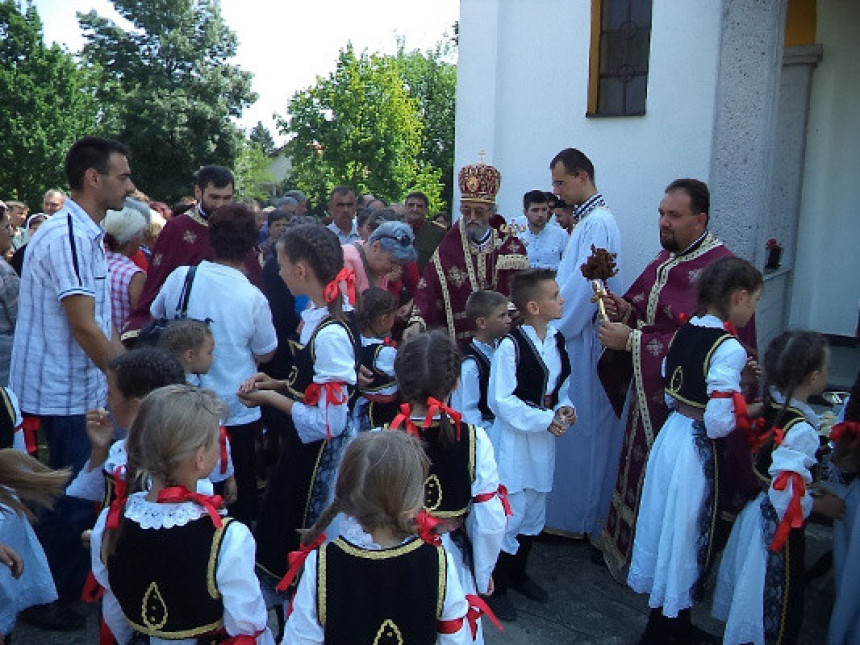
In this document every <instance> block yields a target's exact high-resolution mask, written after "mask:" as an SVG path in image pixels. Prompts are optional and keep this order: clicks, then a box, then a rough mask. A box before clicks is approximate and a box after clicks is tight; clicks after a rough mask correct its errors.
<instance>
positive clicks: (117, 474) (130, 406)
mask: <svg viewBox="0 0 860 645" xmlns="http://www.w3.org/2000/svg"><path fill="white" fill-rule="evenodd" d="M107 382H108V407H109V408H110V410H109V411H108V410H104V409H97V410H88V411H87V414H86V421H87V424H86V430H87V436H88V437H89V440H90V457H89V459H88V460H87V462H86V463H85V464H84V467H83V468H82V469H81V471H80V472H79V473H78V475H77V476H76V477H75V479H74V480H72V482H71V483H70V484H69V486H68V487H67V489H66V494H67V495H69V496H72V497H78V498H80V499H86V500H90V501H93V502H102V501H103V502H104V505H105V506H107V505H109V504H110V503H111V502H112V501H113V499H114V494H115V488H116V486H117V479H119V480H120V484H119V485H123V484H124V483H127V484H128V485H129V486H131V487H132V488H135V489H136V490H142V489H143V488H146V487H147V485H148V484H147V483H146V482H144V481H137V482H133V481H131V479H136V476H133V477H131V478H130V479H127V478H126V462H127V461H128V455H127V452H126V443H127V439H120V440H118V441H114V435H115V433H116V428H120V429H121V431H124V430H127V429H128V428H131V425H132V423H133V422H134V418H135V416H136V415H137V411H138V409H139V407H140V402H141V401H142V400H143V398H144V397H145V396H146V395H147V394H149V393H150V392H152V391H153V390H156V389H158V388H160V387H164V386H166V385H177V384H179V383H184V382H185V370H184V369H183V367H182V364H181V363H180V362H179V360H178V359H177V358H176V357H174V356H173V355H172V354H170V352H168V351H167V350H164V349H158V348H155V347H143V348H140V349H134V350H131V351H130V352H126V353H125V354H120V355H119V356H117V357H116V358H115V359H113V361H111V363H110V365H109V366H108V370H107ZM220 441H221V445H222V459H219V462H218V464H217V465H216V466H215V468H214V470H213V471H212V473H210V475H209V477H208V478H206V479H202V480H200V482H199V484H198V492H200V493H204V494H207V495H211V494H212V493H213V491H214V490H216V489H217V490H218V492H219V494H222V495H223V496H224V497H225V499H226V501H227V503H229V502H230V501H232V499H233V498H234V497H235V494H236V485H235V482H234V481H233V464H232V463H231V460H230V458H229V442H228V441H227V439H226V436H223V437H222V438H221V440H220Z"/></svg>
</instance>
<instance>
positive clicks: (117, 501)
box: [105, 466, 128, 529]
mask: <svg viewBox="0 0 860 645" xmlns="http://www.w3.org/2000/svg"><path fill="white" fill-rule="evenodd" d="M111 479H113V492H114V499H113V501H112V502H111V503H110V510H108V515H107V520H105V528H109V529H118V528H119V520H120V518H121V517H122V510H123V508H125V502H126V498H127V497H128V488H127V487H126V485H125V479H124V477H123V472H122V466H117V467H116V470H114V471H113V473H112V474H111Z"/></svg>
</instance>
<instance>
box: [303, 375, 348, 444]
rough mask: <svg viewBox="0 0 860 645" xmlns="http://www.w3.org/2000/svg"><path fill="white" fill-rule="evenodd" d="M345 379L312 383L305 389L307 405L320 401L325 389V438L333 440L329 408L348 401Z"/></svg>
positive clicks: (305, 402)
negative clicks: (329, 421)
mask: <svg viewBox="0 0 860 645" xmlns="http://www.w3.org/2000/svg"><path fill="white" fill-rule="evenodd" d="M345 387H346V383H345V382H343V381H329V382H328V383H311V384H310V385H308V389H306V390H305V399H304V404H305V405H316V404H317V403H319V402H320V397H321V396H322V392H323V391H325V440H326V441H330V440H331V428H330V427H329V423H328V408H329V406H331V405H341V404H343V403H346V400H347V395H346V392H345V391H344V389H343V388H345Z"/></svg>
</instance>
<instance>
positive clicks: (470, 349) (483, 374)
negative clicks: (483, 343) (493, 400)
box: [463, 340, 496, 419]
mask: <svg viewBox="0 0 860 645" xmlns="http://www.w3.org/2000/svg"><path fill="white" fill-rule="evenodd" d="M463 355H464V356H469V357H470V358H472V359H474V361H475V365H477V367H478V387H479V388H480V390H479V391H480V398H479V399H478V409H479V410H480V411H481V415H482V416H483V417H484V418H485V419H495V418H496V415H495V414H493V411H492V410H490V406H489V405H487V386H488V385H489V384H490V359H488V358H487V357H486V356H485V355H484V353H483V352H482V351H481V350H480V349H478V348H477V347H475V341H474V340H473V341H472V342H470V343H469V344H468V345H467V346H466V349H464V350H463Z"/></svg>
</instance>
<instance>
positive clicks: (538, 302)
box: [488, 269, 576, 620]
mask: <svg viewBox="0 0 860 645" xmlns="http://www.w3.org/2000/svg"><path fill="white" fill-rule="evenodd" d="M511 300H512V301H513V303H514V305H515V306H516V307H517V309H518V310H519V312H520V314H521V315H522V316H523V323H522V325H520V326H519V327H515V328H514V329H512V330H511V332H510V333H509V334H508V335H507V336H505V338H503V339H502V341H501V342H500V343H499V346H498V348H497V349H496V353H495V355H494V357H493V362H492V367H491V369H490V385H489V391H488V398H489V405H490V409H491V410H492V411H493V412H494V413H495V415H496V421H495V424H494V432H495V433H497V436H498V442H499V443H498V448H497V452H496V458H497V461H498V463H499V481H500V482H501V483H502V484H503V485H504V486H506V487H507V489H508V495H509V500H510V504H511V508H512V510H513V515H512V516H511V517H509V518H508V526H507V530H506V532H505V539H504V541H503V542H502V551H501V553H500V554H499V560H498V562H497V564H496V569H495V571H494V572H493V580H494V581H495V588H496V590H495V593H494V594H493V595H492V596H491V597H490V598H489V599H488V601H489V602H490V604H491V606H492V608H493V610H494V611H495V613H496V615H497V616H498V617H499V618H502V619H506V620H514V619H515V618H516V609H515V608H514V606H513V604H512V603H511V601H510V599H509V598H508V596H507V589H508V587H511V588H512V589H514V590H516V591H518V592H520V593H522V594H523V595H524V596H526V597H527V598H531V599H532V600H536V601H538V602H546V601H547V593H546V591H544V590H543V589H542V588H541V587H540V586H539V585H538V584H537V583H535V582H534V581H533V580H532V579H531V578H530V577H529V576H528V574H526V565H527V561H528V556H529V552H530V551H531V548H532V542H533V541H534V536H536V535H538V534H539V533H540V532H541V531H542V530H543V527H544V520H545V515H546V495H547V493H548V492H549V491H550V490H552V480H553V471H554V469H555V440H556V438H557V437H561V436H563V435H564V434H565V433H566V432H567V430H568V428H569V427H570V426H572V425H573V424H574V423H576V412H575V411H574V409H573V406H572V405H571V403H570V399H569V398H568V391H569V385H570V383H569V377H570V360H569V359H568V356H567V351H566V350H565V346H564V338H563V337H562V335H561V334H560V333H559V332H558V331H557V330H556V329H555V328H554V327H551V326H550V325H549V322H550V321H552V320H558V319H559V318H561V313H562V307H563V305H564V299H563V298H562V297H561V295H560V294H559V289H558V284H557V283H556V281H555V271H553V270H552V269H532V270H529V271H522V272H520V273H518V274H516V275H515V276H514V278H513V280H512V281H511Z"/></svg>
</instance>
